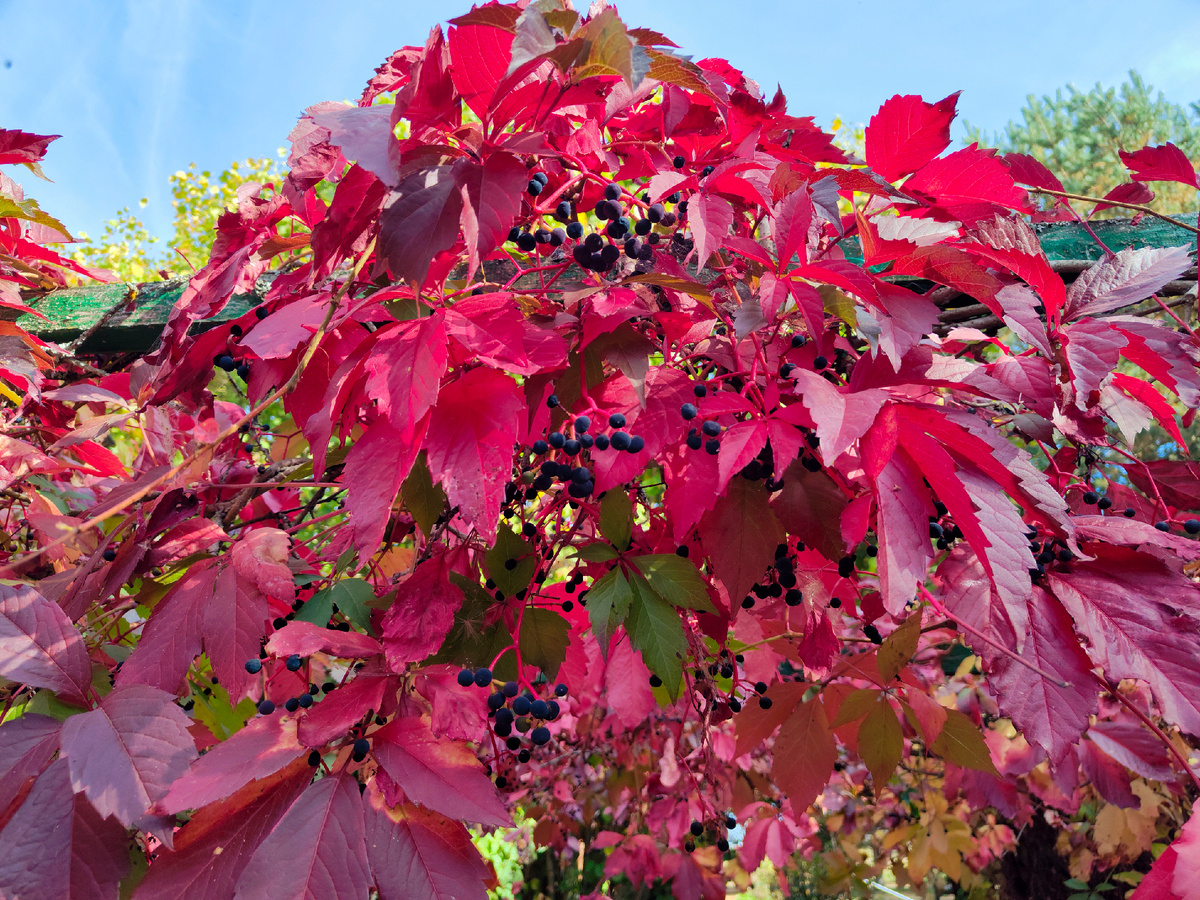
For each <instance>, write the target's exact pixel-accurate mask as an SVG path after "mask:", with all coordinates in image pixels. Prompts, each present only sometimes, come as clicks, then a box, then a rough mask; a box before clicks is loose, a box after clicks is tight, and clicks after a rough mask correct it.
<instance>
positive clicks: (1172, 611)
mask: <svg viewBox="0 0 1200 900" xmlns="http://www.w3.org/2000/svg"><path fill="white" fill-rule="evenodd" d="M1090 549H1091V550H1092V552H1093V553H1094V554H1095V557H1096V558H1095V559H1094V560H1091V561H1087V562H1078V563H1075V564H1073V565H1072V566H1071V569H1070V571H1066V572H1051V573H1048V574H1047V576H1046V577H1047V580H1048V582H1049V584H1050V587H1051V589H1052V591H1053V592H1054V595H1055V596H1056V597H1058V599H1059V601H1061V602H1062V604H1063V606H1065V607H1066V609H1067V612H1069V613H1070V614H1071V617H1072V618H1073V619H1074V620H1075V627H1076V629H1077V630H1078V631H1079V632H1080V633H1081V634H1082V635H1083V636H1084V637H1086V638H1087V639H1088V641H1089V642H1090V644H1091V648H1092V657H1093V659H1094V660H1095V662H1096V663H1097V664H1099V665H1100V666H1102V667H1103V668H1104V670H1105V673H1106V674H1107V675H1108V677H1109V678H1113V679H1120V678H1140V679H1142V680H1143V681H1145V682H1146V683H1147V684H1149V685H1150V689H1151V690H1152V691H1153V692H1154V696H1155V698H1156V699H1157V700H1158V704H1159V706H1160V708H1161V709H1162V713H1163V716H1164V717H1165V718H1166V719H1167V720H1168V721H1170V722H1172V723H1174V724H1176V725H1178V726H1179V727H1181V728H1182V729H1183V730H1185V731H1188V732H1190V733H1192V734H1200V659H1198V658H1197V655H1196V645H1197V641H1198V640H1200V622H1198V621H1197V620H1196V619H1195V618H1194V615H1195V614H1194V613H1193V612H1189V613H1185V612H1181V610H1196V609H1197V608H1200V588H1198V587H1197V586H1196V585H1195V584H1194V583H1193V582H1192V581H1191V580H1190V579H1189V578H1188V577H1187V576H1186V575H1184V574H1183V573H1182V572H1181V571H1179V570H1178V569H1177V568H1176V567H1175V566H1173V565H1171V564H1169V563H1167V562H1165V561H1163V560H1161V559H1159V558H1157V557H1156V556H1152V555H1150V554H1149V553H1141V552H1138V551H1135V550H1129V549H1126V548H1124V547H1106V546H1103V545H1099V546H1095V547H1092V548H1090Z"/></svg>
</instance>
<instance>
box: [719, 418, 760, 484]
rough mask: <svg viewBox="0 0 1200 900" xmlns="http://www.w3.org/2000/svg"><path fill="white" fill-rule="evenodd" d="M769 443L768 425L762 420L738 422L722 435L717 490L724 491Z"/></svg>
mask: <svg viewBox="0 0 1200 900" xmlns="http://www.w3.org/2000/svg"><path fill="white" fill-rule="evenodd" d="M766 445H767V426H766V425H764V424H763V422H762V420H760V419H755V420H752V421H749V422H736V423H734V424H733V425H731V426H730V427H729V428H727V429H726V430H725V433H724V434H722V435H721V447H720V450H719V452H718V454H717V479H718V480H717V491H718V492H719V493H724V492H725V488H726V486H727V485H728V484H729V481H730V479H732V478H733V476H735V475H736V474H737V473H738V472H740V471H741V470H742V469H743V468H744V467H745V466H746V464H747V463H749V462H750V460H752V459H754V458H755V457H756V456H758V454H759V452H760V451H761V450H762V448H763V447H765V446H766Z"/></svg>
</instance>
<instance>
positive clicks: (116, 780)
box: [62, 684, 197, 827]
mask: <svg viewBox="0 0 1200 900" xmlns="http://www.w3.org/2000/svg"><path fill="white" fill-rule="evenodd" d="M173 700H174V698H173V697H171V695H170V694H167V693H166V692H165V691H160V690H158V689H157V688H152V687H147V686H146V685H141V684H133V685H126V686H122V687H118V688H115V689H114V690H113V692H112V693H111V694H109V695H108V696H107V697H105V698H104V700H103V702H102V703H101V704H100V706H99V707H98V708H97V709H93V710H91V711H90V712H86V713H83V714H81V715H78V716H72V717H71V718H69V719H67V721H66V722H64V723H63V728H62V754H63V756H65V757H66V758H67V761H68V763H69V764H70V771H71V785H72V787H73V788H74V789H75V790H76V791H83V792H85V793H86V794H87V796H88V799H89V800H91V801H92V805H93V806H95V807H96V811H97V812H99V813H100V814H101V815H102V816H110V815H111V816H115V817H116V818H117V819H118V820H119V821H120V822H121V823H122V824H123V825H126V826H131V825H137V826H138V827H149V826H148V825H146V823H145V820H146V813H147V812H148V811H149V809H150V807H151V806H153V805H154V804H155V803H156V802H157V801H158V800H159V799H160V798H162V796H163V795H164V794H166V792H167V789H168V788H169V787H170V786H171V783H172V782H173V781H174V780H175V779H176V778H178V777H179V776H181V775H183V774H184V773H185V772H186V771H187V769H188V766H189V764H190V763H191V761H192V760H193V759H195V758H196V755H197V754H196V746H195V743H194V742H193V741H192V736H191V734H190V733H189V732H188V726H189V725H191V724H192V720H191V719H189V718H188V716H187V714H186V713H184V711H183V710H182V709H180V708H179V707H178V706H176V705H175V703H174V702H173Z"/></svg>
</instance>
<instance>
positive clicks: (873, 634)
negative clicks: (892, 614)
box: [863, 625, 883, 644]
mask: <svg viewBox="0 0 1200 900" xmlns="http://www.w3.org/2000/svg"><path fill="white" fill-rule="evenodd" d="M863 634H865V635H866V636H867V640H869V641H870V642H871V643H872V644H882V643H883V635H881V634H880V633H879V629H878V628H876V627H875V626H874V625H864V626H863Z"/></svg>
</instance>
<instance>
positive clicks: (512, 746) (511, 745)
mask: <svg viewBox="0 0 1200 900" xmlns="http://www.w3.org/2000/svg"><path fill="white" fill-rule="evenodd" d="M504 746H505V747H507V748H508V749H509V750H518V749H520V747H521V739H520V738H519V737H517V736H516V735H513V736H512V737H510V738H509V739H508V740H507V741H505V742H504ZM501 781H505V783H507V781H506V780H505V779H503V778H497V779H496V784H497V786H499V787H504V785H503V784H500V782H501Z"/></svg>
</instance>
